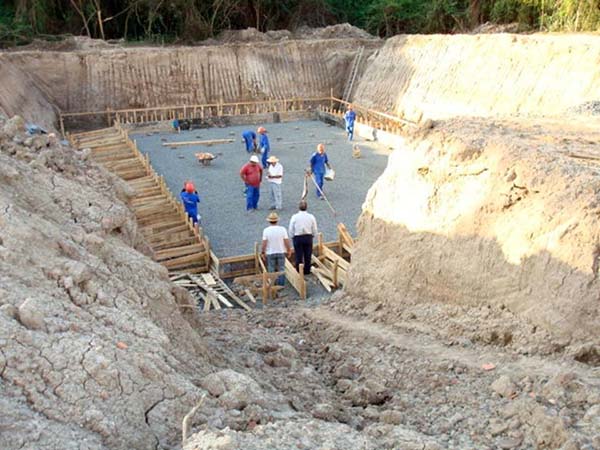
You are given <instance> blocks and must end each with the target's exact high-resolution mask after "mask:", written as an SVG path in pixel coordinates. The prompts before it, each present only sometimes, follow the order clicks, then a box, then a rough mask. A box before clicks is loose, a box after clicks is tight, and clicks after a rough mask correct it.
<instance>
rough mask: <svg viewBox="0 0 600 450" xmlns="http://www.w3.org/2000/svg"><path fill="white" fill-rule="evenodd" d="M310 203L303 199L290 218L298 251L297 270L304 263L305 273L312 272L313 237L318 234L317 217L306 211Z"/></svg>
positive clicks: (290, 229)
mask: <svg viewBox="0 0 600 450" xmlns="http://www.w3.org/2000/svg"><path fill="white" fill-rule="evenodd" d="M307 208H308V205H307V204H306V201H305V200H301V201H300V204H299V205H298V209H299V210H300V211H298V212H297V213H296V214H294V215H293V216H292V218H291V219H290V226H289V228H288V231H289V233H290V237H291V238H292V242H293V243H294V252H295V253H296V270H298V271H299V270H300V264H304V275H308V274H309V273H310V265H311V258H312V249H313V238H314V237H315V236H316V235H317V233H318V231H317V219H315V216H313V215H312V214H310V213H308V212H306V209H307Z"/></svg>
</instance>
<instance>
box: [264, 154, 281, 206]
mask: <svg viewBox="0 0 600 450" xmlns="http://www.w3.org/2000/svg"><path fill="white" fill-rule="evenodd" d="M267 162H268V163H269V167H268V168H267V181H268V182H269V183H268V186H269V199H270V201H271V206H270V207H269V209H279V210H281V209H282V207H283V198H282V194H281V182H282V181H283V166H282V165H281V164H280V163H279V159H278V158H277V157H276V156H269V158H268V159H267Z"/></svg>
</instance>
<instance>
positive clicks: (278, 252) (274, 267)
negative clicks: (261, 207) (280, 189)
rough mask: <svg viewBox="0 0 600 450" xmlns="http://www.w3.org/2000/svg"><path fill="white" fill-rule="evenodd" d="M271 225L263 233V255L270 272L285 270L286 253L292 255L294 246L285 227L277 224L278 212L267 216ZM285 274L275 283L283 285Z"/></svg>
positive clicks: (288, 255)
mask: <svg viewBox="0 0 600 450" xmlns="http://www.w3.org/2000/svg"><path fill="white" fill-rule="evenodd" d="M267 221H268V222H269V224H270V225H269V226H268V227H267V228H265V229H264V230H263V235H262V252H261V254H262V256H263V258H265V257H266V259H267V271H268V272H283V271H285V255H286V253H287V257H288V258H289V257H290V256H292V246H291V245H290V239H289V237H288V234H287V231H286V229H285V227H282V226H280V225H277V222H279V216H278V215H277V213H276V212H272V213H271V214H269V217H267ZM284 283H285V276H283V275H280V276H279V277H277V280H276V281H275V284H278V285H280V286H283V284H284Z"/></svg>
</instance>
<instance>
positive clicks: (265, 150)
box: [256, 127, 271, 169]
mask: <svg viewBox="0 0 600 450" xmlns="http://www.w3.org/2000/svg"><path fill="white" fill-rule="evenodd" d="M256 132H257V133H258V134H260V140H259V142H258V148H259V150H260V153H262V166H263V169H266V168H267V167H268V164H267V159H268V158H269V152H270V151H271V144H269V136H267V130H266V129H265V127H258V130H256Z"/></svg>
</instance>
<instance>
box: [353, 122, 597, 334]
mask: <svg viewBox="0 0 600 450" xmlns="http://www.w3.org/2000/svg"><path fill="white" fill-rule="evenodd" d="M597 140H598V133H597V132H596V131H595V130H594V129H593V127H592V126H591V125H590V128H588V126H587V125H577V126H575V125H572V126H570V127H569V128H566V127H565V126H561V124H560V123H557V122H552V123H545V122H542V123H529V124H527V125H525V124H523V123H519V124H517V123H511V122H500V121H493V122H486V121H484V120H469V121H466V120H453V121H449V122H447V123H444V124H441V125H439V128H436V129H434V130H432V131H430V132H429V134H428V135H427V136H425V137H423V136H420V137H418V138H414V139H409V140H407V141H405V142H404V147H401V148H398V149H396V151H395V152H394V153H393V154H392V155H391V156H390V158H389V163H388V167H387V168H386V170H385V172H384V173H383V175H382V176H381V177H380V178H379V180H378V181H377V182H376V183H375V184H374V186H373V187H372V188H371V190H370V191H369V193H368V195H367V199H366V201H365V203H364V204H363V214H362V216H361V219H360V221H359V230H360V231H359V242H358V244H357V248H356V250H355V252H354V254H353V268H352V272H351V280H350V283H349V285H348V287H347V291H348V292H349V293H351V294H352V295H354V296H358V297H362V298H363V299H366V300H367V304H368V303H371V305H370V306H366V307H367V308H368V309H369V310H371V311H374V310H376V309H377V308H378V307H383V309H382V311H387V314H386V317H387V318H386V320H390V321H394V320H395V319H394V317H395V315H394V314H393V312H396V313H400V312H401V311H402V310H403V309H404V308H405V307H406V305H410V304H415V303H427V302H438V303H445V304H458V305H470V306H487V307H488V308H491V309H493V310H496V311H500V310H503V309H508V310H510V311H511V312H513V313H514V314H515V315H517V316H519V317H521V318H523V319H524V320H526V321H528V322H529V323H530V324H531V330H532V332H535V329H536V327H537V328H543V329H544V330H545V331H546V332H548V333H550V334H553V335H555V336H562V337H564V338H566V339H567V341H568V340H569V339H573V340H579V341H586V340H593V339H597V338H598V329H600V319H598V317H599V313H600V303H599V302H598V292H599V289H600V282H599V280H598V270H599V267H600V263H599V261H600V229H599V228H598V218H599V217H600V173H599V172H598V165H597V164H598V163H597V160H598V158H599V157H600V152H599V151H598V149H597V145H596V142H597ZM374 305H379V306H374ZM364 306H365V304H364V303H363V307H364Z"/></svg>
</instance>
